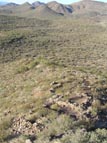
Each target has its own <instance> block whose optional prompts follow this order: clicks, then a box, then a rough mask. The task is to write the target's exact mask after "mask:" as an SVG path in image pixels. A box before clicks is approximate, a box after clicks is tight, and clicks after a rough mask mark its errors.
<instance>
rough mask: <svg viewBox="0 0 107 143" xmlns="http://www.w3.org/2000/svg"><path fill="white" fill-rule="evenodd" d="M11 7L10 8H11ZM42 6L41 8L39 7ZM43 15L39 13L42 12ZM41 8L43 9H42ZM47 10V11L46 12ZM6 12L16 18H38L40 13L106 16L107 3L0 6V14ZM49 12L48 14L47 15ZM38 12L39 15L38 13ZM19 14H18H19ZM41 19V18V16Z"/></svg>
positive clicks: (49, 3)
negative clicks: (9, 11) (9, 12)
mask: <svg viewBox="0 0 107 143" xmlns="http://www.w3.org/2000/svg"><path fill="white" fill-rule="evenodd" d="M11 6H12V8H11ZM41 6H42V7H41ZM39 7H40V10H39V11H38V9H39ZM44 7H45V13H43V12H41V11H44V10H43V9H44ZM42 8H43V9H42ZM46 9H47V10H46ZM8 10H11V11H12V12H11V13H12V14H13V15H15V14H16V15H17V16H29V15H30V16H31V17H35V16H36V17H39V16H40V15H41V13H43V15H45V17H48V15H50V13H51V15H57V16H58V15H59V16H61V15H63V16H72V15H80V14H81V15H89V16H97V15H107V3H105V2H99V1H93V0H82V1H79V2H75V3H72V4H66V5H65V4H62V3H59V2H57V1H51V2H48V3H42V2H40V1H35V2H33V3H32V4H30V3H28V2H26V3H23V4H20V5H17V4H16V3H8V4H5V5H3V6H0V14H5V15H6V14H8ZM49 11H50V13H49ZM39 12H40V13H39ZM19 13H20V14H19ZM42 17H43V16H42Z"/></svg>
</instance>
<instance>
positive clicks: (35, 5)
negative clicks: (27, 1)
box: [32, 1, 45, 7]
mask: <svg viewBox="0 0 107 143" xmlns="http://www.w3.org/2000/svg"><path fill="white" fill-rule="evenodd" d="M44 4H45V3H43V2H39V1H36V2H34V3H32V5H33V6H34V7H38V6H41V5H44Z"/></svg>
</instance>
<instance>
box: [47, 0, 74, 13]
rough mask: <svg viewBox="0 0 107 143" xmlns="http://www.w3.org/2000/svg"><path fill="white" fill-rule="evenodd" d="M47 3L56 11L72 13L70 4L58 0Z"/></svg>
mask: <svg viewBox="0 0 107 143" xmlns="http://www.w3.org/2000/svg"><path fill="white" fill-rule="evenodd" d="M47 5H48V7H49V8H51V9H52V10H54V11H56V12H57V13H62V14H69V13H72V8H71V7H70V6H66V5H63V4H60V3H58V2H56V1H52V2H49V3H47Z"/></svg>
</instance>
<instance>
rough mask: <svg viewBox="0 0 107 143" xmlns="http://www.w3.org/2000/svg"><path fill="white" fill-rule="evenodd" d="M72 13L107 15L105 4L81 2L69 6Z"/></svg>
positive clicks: (106, 5)
mask: <svg viewBox="0 0 107 143" xmlns="http://www.w3.org/2000/svg"><path fill="white" fill-rule="evenodd" d="M71 6H72V8H73V12H74V13H76V14H85V13H96V14H107V3H104V2H98V1H92V0H83V1H80V2H77V3H73V4H71Z"/></svg>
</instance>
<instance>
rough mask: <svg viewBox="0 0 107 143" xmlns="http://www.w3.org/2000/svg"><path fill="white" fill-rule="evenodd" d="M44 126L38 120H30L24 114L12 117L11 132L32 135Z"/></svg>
mask: <svg viewBox="0 0 107 143" xmlns="http://www.w3.org/2000/svg"><path fill="white" fill-rule="evenodd" d="M43 128H44V126H43V125H42V124H41V123H38V122H34V123H32V122H30V121H28V120H26V119H25V116H20V117H17V118H14V119H13V123H12V133H13V134H15V135H18V134H23V135H29V136H34V135H36V133H37V132H40V131H41V130H42V129H43Z"/></svg>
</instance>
